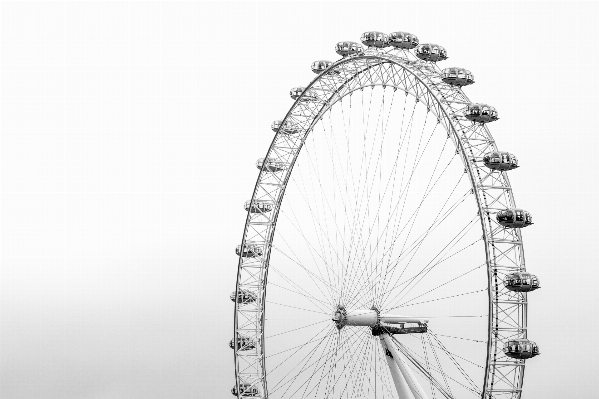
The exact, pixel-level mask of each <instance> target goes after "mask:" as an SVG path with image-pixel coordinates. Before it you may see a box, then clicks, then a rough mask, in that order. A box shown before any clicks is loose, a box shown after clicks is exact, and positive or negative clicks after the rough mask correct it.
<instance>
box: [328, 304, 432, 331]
mask: <svg viewBox="0 0 599 399" xmlns="http://www.w3.org/2000/svg"><path fill="white" fill-rule="evenodd" d="M332 320H333V322H335V325H336V326H337V329H339V330H341V329H342V328H343V327H345V326H355V327H370V328H374V329H375V330H376V331H377V332H379V330H378V329H377V328H379V327H385V328H386V329H387V330H388V331H389V332H390V331H397V332H393V333H392V334H402V333H404V332H403V331H410V332H426V324H427V323H428V319H427V318H426V317H414V316H402V315H395V314H381V313H380V312H379V310H378V309H377V308H375V307H374V306H373V307H372V308H370V309H354V310H347V309H346V308H345V306H343V305H338V306H337V309H335V311H334V312H333V315H332ZM381 323H383V324H381ZM405 323H415V324H418V328H416V329H415V330H413V331H412V330H409V329H407V328H404V324H405ZM389 324H399V325H400V327H399V329H398V328H396V327H393V328H392V329H391V330H389V328H390V327H389V326H388V325H389ZM423 329H424V330H423ZM400 330H401V331H402V332H400ZM421 330H423V331H421ZM381 331H382V330H381Z"/></svg>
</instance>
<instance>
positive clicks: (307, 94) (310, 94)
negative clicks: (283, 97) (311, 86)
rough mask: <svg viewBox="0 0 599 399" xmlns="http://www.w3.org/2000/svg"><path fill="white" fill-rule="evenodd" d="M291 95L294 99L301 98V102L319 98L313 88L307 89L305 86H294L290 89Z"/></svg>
mask: <svg viewBox="0 0 599 399" xmlns="http://www.w3.org/2000/svg"><path fill="white" fill-rule="evenodd" d="M302 94H303V95H302ZM289 95H290V96H291V98H292V99H294V100H297V99H298V98H299V99H300V101H301V102H309V101H316V100H318V96H317V95H316V93H315V92H314V91H313V90H306V89H305V88H304V87H294V88H293V89H291V90H290V91H289Z"/></svg>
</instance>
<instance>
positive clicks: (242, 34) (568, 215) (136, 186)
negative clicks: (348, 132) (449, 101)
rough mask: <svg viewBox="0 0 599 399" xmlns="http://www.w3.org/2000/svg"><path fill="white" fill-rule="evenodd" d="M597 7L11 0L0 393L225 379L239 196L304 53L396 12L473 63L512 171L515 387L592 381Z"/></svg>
mask: <svg viewBox="0 0 599 399" xmlns="http://www.w3.org/2000/svg"><path fill="white" fill-rule="evenodd" d="M598 11H599V7H598V6H597V5H596V3H593V2H586V3H576V2H572V1H568V2H534V3H526V2H493V3H492V2H484V3H483V2H443V3H437V2H423V1H419V2H398V1H395V2H389V3H377V2H372V1H369V2H322V1H320V2H314V3H309V2H301V3H300V2H271V3H268V2H260V3H255V2H239V3H233V2H218V3H209V2H197V3H170V2H169V3H155V2H153V3H141V2H135V3H133V2H132V3H124V2H123V3H114V2H111V3H91V2H67V3H50V2H43V3H30V2H27V3H25V2H19V3H16V2H3V3H2V6H1V20H0V22H1V30H0V33H1V53H0V55H1V68H2V69H1V73H2V74H1V88H0V95H1V101H2V103H1V105H2V108H1V122H0V123H1V129H0V130H1V135H2V136H1V153H0V163H1V185H2V196H1V217H2V220H1V222H2V223H1V234H2V240H1V250H2V257H1V274H0V278H1V282H0V284H1V286H0V299H1V302H0V323H1V325H0V327H1V328H0V364H1V370H0V374H1V376H0V384H1V385H0V395H1V397H2V399H13V398H28V399H29V398H44V399H51V398H78V399H83V398H86V399H87V398H90V399H91V398H110V399H114V398H144V399H149V398H173V399H174V398H198V397H215V398H216V397H219V398H220V397H225V398H226V397H230V393H229V390H230V388H231V386H232V385H233V383H234V372H233V353H232V351H231V349H229V347H228V341H229V339H230V338H231V334H232V322H233V305H232V302H231V301H230V300H229V298H228V297H229V294H230V293H231V291H233V290H234V288H235V275H236V266H237V258H236V256H235V254H234V248H235V246H236V245H237V244H239V242H240V240H241V235H242V232H243V223H244V220H245V212H244V211H243V203H244V201H245V200H247V199H249V198H250V196H251V192H252V189H253V186H254V183H255V179H256V176H257V170H256V168H255V166H254V163H255V161H256V159H257V158H259V157H261V156H264V153H265V152H266V150H267V148H268V145H269V144H270V141H271V140H272V136H273V133H272V131H271V130H270V123H271V121H272V120H274V119H280V118H282V117H283V116H284V114H285V113H286V111H287V109H288V107H289V106H290V105H291V104H292V101H291V99H290V98H289V95H288V92H289V89H290V88H292V87H295V86H301V85H303V84H306V83H308V82H309V81H310V80H311V79H312V78H313V74H312V72H311V71H310V64H311V62H312V61H314V60H317V59H331V60H335V59H337V57H338V56H337V55H336V54H335V52H334V45H335V43H336V42H338V41H341V40H355V41H358V40H359V38H360V35H361V33H362V32H364V31H367V30H379V31H383V32H392V31H397V30H403V31H408V32H413V33H415V34H417V35H418V37H419V38H420V39H421V41H422V42H436V43H439V44H441V45H443V46H445V47H446V48H447V50H448V53H449V57H450V58H449V60H447V61H445V62H444V64H443V66H459V67H465V68H468V69H469V70H471V71H472V72H473V74H474V76H475V79H476V84H474V85H472V86H470V87H468V88H467V90H466V91H467V93H468V96H469V97H470V98H471V99H474V100H476V101H481V102H487V103H489V104H492V105H494V106H495V107H496V108H497V109H498V111H499V113H500V117H501V120H500V121H498V122H496V123H495V124H493V125H492V126H491V131H492V133H493V135H494V137H495V139H496V140H497V142H498V145H499V147H500V148H501V149H504V150H507V151H510V152H513V153H515V154H516V155H517V156H518V158H519V160H520V164H521V166H522V167H521V168H520V169H518V170H517V171H515V172H513V173H511V174H510V180H511V183H512V186H513V187H514V191H515V198H516V201H517V203H518V205H520V206H521V207H523V208H525V209H527V210H529V211H531V212H532V214H533V216H534V221H535V225H534V226H532V227H530V228H528V229H527V230H526V231H524V232H523V235H524V240H525V248H526V260H527V267H528V269H529V270H530V271H532V272H533V273H535V274H537V275H538V276H539V277H540V279H541V283H542V287H543V288H542V289H541V290H539V291H536V292H535V293H534V294H532V295H530V314H529V337H530V338H531V339H533V340H535V341H536V342H537V343H538V344H539V345H540V347H541V352H542V355H541V356H540V357H538V358H535V359H533V360H531V361H530V362H528V363H527V367H526V378H525V394H524V396H523V397H524V398H526V399H532V398H550V397H551V398H553V397H555V398H557V397H587V398H588V397H593V396H594V395H595V394H596V392H597V390H598V389H599V382H597V378H596V376H595V372H594V371H595V370H594V364H595V363H596V361H595V358H594V354H596V353H598V352H599V345H598V344H597V342H596V339H595V337H594V334H593V332H594V331H595V330H596V329H597V327H599V322H598V321H597V311H596V310H595V303H597V300H599V294H598V291H599V290H597V289H596V288H595V285H596V282H595V279H596V278H597V277H598V273H597V272H596V270H595V266H596V262H595V259H594V255H593V254H594V249H595V247H596V245H597V244H596V241H597V238H598V234H597V233H596V226H597V221H598V220H597V216H596V211H595V208H596V207H595V204H596V203H597V201H598V200H599V189H598V188H597V187H596V186H595V185H594V183H595V182H596V181H597V177H598V174H597V172H596V168H595V160H596V159H597V157H596V152H597V151H596V147H597V143H598V140H597V138H596V134H597V133H596V131H597V127H596V126H595V124H594V122H595V119H596V117H595V116H596V114H597V110H596V108H597V97H596V95H597V92H598V89H599V83H597V79H596V78H595V77H594V74H595V72H596V71H597V70H598V69H599V59H598V55H597V51H596V49H595V47H596V43H597V42H598V41H599V29H598V28H597V25H596V15H597V12H598Z"/></svg>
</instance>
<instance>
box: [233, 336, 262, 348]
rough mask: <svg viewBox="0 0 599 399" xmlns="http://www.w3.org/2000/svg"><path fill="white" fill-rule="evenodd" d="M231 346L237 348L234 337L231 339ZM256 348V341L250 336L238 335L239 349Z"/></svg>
mask: <svg viewBox="0 0 599 399" xmlns="http://www.w3.org/2000/svg"><path fill="white" fill-rule="evenodd" d="M229 348H231V349H235V339H234V338H232V339H231V341H229ZM254 348H256V343H255V342H254V340H253V339H251V338H250V337H246V336H245V335H238V336H237V350H240V351H249V350H251V349H254Z"/></svg>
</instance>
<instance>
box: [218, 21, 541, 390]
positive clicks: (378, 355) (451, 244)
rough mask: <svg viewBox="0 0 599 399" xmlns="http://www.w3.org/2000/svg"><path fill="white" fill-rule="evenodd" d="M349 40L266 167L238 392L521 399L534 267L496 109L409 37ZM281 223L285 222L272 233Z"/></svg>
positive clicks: (249, 234)
mask: <svg viewBox="0 0 599 399" xmlns="http://www.w3.org/2000/svg"><path fill="white" fill-rule="evenodd" d="M361 41H362V44H363V45H361V44H359V43H356V42H339V43H337V45H336V48H335V50H336V52H337V54H339V55H340V56H341V59H339V60H337V61H335V62H330V61H315V62H314V63H313V64H312V71H313V72H314V73H316V78H314V79H313V80H312V81H311V82H310V83H309V84H308V85H307V86H305V87H296V88H293V89H292V90H291V92H290V95H291V98H292V100H294V101H293V104H292V105H291V108H290V109H289V111H288V112H287V114H286V115H285V117H284V118H283V119H282V120H277V121H275V122H273V124H272V130H273V131H274V132H275V136H274V139H273V141H272V143H271V145H270V147H269V149H268V151H267V153H266V156H265V157H264V158H260V159H259V160H258V161H257V163H256V166H257V168H258V169H259V171H260V172H259V176H258V180H257V182H256V185H255V188H254V192H253V193H252V195H251V198H250V199H249V200H248V201H247V202H246V203H245V204H244V209H245V211H246V212H247V218H246V223H245V227H244V232H243V239H242V242H241V244H240V245H239V246H238V247H237V248H236V250H235V252H236V254H237V255H238V259H239V263H238V273H237V282H236V289H235V291H234V292H233V293H232V294H231V300H232V301H233V302H234V304H235V311H234V331H233V338H232V339H231V341H230V343H229V346H230V347H231V348H232V349H233V353H234V361H235V378H236V379H235V384H234V386H233V388H232V390H231V391H232V393H233V395H235V396H237V397H238V398H248V397H251V398H264V399H265V398H271V399H275V398H276V399H279V398H280V399H285V398H289V399H292V398H297V399H301V398H307V397H310V398H314V397H316V398H348V399H349V398H397V397H399V398H400V399H404V398H406V399H411V398H414V399H425V398H430V399H435V398H443V397H445V398H469V397H472V398H476V397H480V398H520V396H521V394H522V386H523V378H524V369H525V360H526V359H529V358H532V357H534V356H536V355H538V354H539V349H538V346H537V345H536V344H535V343H534V342H532V341H530V340H528V332H527V317H528V316H527V315H528V299H527V295H528V292H531V291H534V290H535V289H537V288H540V285H539V280H538V279H537V277H536V276H534V275H532V274H530V273H527V271H526V267H525V262H524V250H523V241H522V235H521V231H520V230H521V229H522V228H524V227H526V226H529V225H531V224H532V218H531V215H530V213H529V212H527V211H525V210H523V209H520V208H517V207H516V204H515V201H514V196H513V192H512V187H511V185H510V182H509V179H508V172H509V171H512V170H514V169H516V168H517V167H518V160H517V159H516V157H515V156H514V155H513V154H511V153H509V152H505V151H499V150H498V147H497V145H496V143H495V140H494V139H493V137H492V136H491V133H490V132H489V129H488V126H487V125H488V124H489V123H491V122H494V121H496V120H498V119H499V118H498V113H497V111H496V110H495V108H493V107H492V106H490V105H486V104H483V103H474V102H472V101H470V100H469V99H468V97H467V96H466V95H465V94H464V91H463V87H464V86H467V85H470V84H473V83H474V77H473V75H472V73H471V72H470V71H468V70H466V69H463V68H446V69H440V68H439V67H438V66H437V62H439V61H443V60H445V59H447V58H448V56H447V52H446V50H445V49H444V48H443V47H442V46H439V45H436V44H419V40H418V38H417V37H416V36H415V35H413V34H410V33H405V32H394V33H391V34H389V35H387V34H384V33H381V32H366V33H364V34H363V35H362V37H361ZM275 227H276V230H275Z"/></svg>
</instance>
